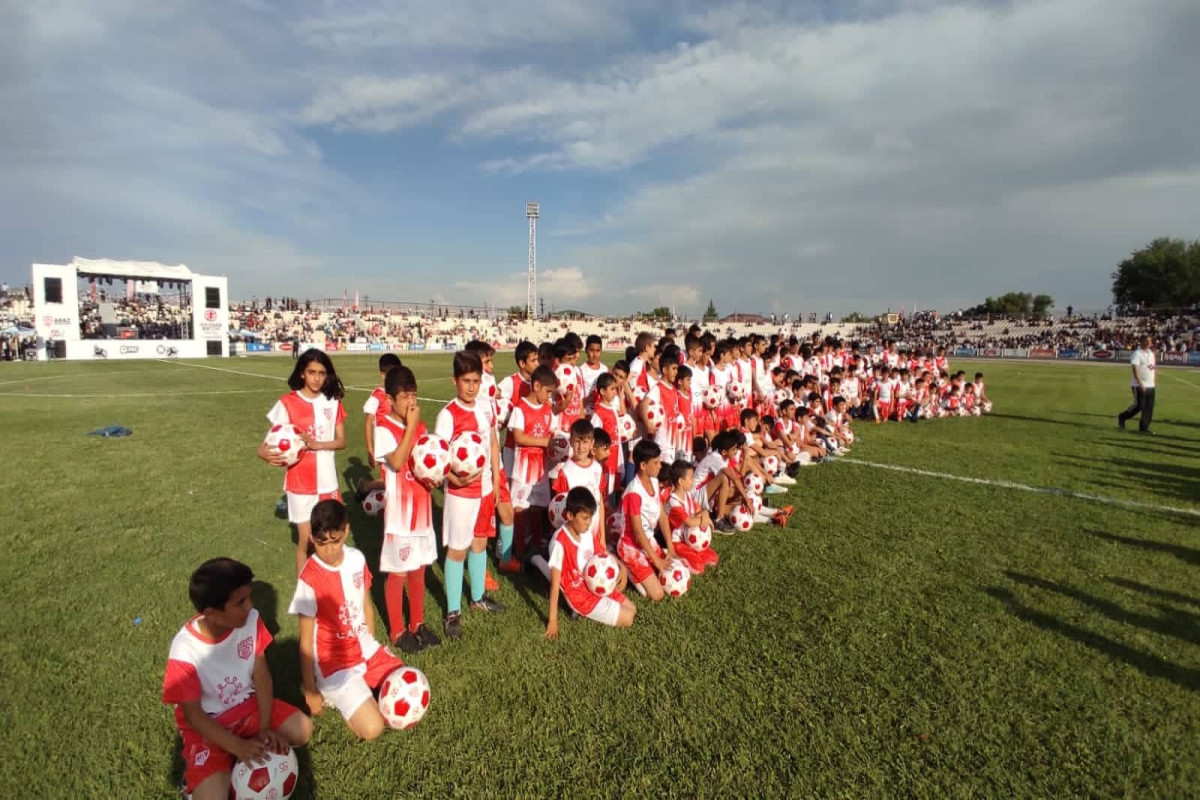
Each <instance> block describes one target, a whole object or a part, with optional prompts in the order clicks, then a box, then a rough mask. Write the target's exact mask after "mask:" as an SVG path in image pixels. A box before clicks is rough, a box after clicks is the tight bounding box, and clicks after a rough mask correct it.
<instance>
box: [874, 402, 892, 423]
mask: <svg viewBox="0 0 1200 800" xmlns="http://www.w3.org/2000/svg"><path fill="white" fill-rule="evenodd" d="M875 405H876V406H877V407H878V409H879V418H880V419H889V418H890V417H891V416H892V403H891V402H890V401H889V402H887V403H883V402H879V403H876V404H875Z"/></svg>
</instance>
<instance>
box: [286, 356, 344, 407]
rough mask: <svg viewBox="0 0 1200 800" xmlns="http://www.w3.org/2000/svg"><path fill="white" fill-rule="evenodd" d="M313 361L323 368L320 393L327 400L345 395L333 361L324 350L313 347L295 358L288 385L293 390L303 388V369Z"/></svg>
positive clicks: (337, 398) (338, 398)
mask: <svg viewBox="0 0 1200 800" xmlns="http://www.w3.org/2000/svg"><path fill="white" fill-rule="evenodd" d="M314 361H316V362H317V363H318V364H320V365H321V366H322V367H324V368H325V383H323V384H322V385H321V394H323V395H325V397H326V398H328V399H329V400H341V399H342V398H343V397H344V396H345V395H346V390H345V389H344V388H342V382H341V381H340V380H338V376H337V372H336V371H335V370H334V368H333V361H331V360H330V359H329V356H328V355H326V354H325V351H324V350H318V349H317V348H315V347H310V348H308V349H307V350H305V351H304V352H303V353H301V354H300V358H298V359H296V366H295V367H294V368H293V369H292V374H291V376H289V377H288V386H289V387H290V388H291V389H292V390H293V391H300V390H301V389H303V388H304V370H306V369H308V365H309V364H311V363H313V362H314Z"/></svg>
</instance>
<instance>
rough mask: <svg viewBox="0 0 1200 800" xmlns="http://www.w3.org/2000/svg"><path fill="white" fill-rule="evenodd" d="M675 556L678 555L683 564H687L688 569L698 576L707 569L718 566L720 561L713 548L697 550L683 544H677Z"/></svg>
mask: <svg viewBox="0 0 1200 800" xmlns="http://www.w3.org/2000/svg"><path fill="white" fill-rule="evenodd" d="M675 555H677V556H678V557H679V559H680V560H681V561H682V562H683V563H685V564H687V565H688V569H690V570H691V571H692V572H693V573H695V574H696V575H699V574H700V573H702V572H704V568H705V567H711V566H716V563H717V561H718V558H717V551H716V550H713V549H712V548H705V549H703V550H696V549H695V548H693V547H689V546H688V545H686V544H683V543H682V542H676V543H675Z"/></svg>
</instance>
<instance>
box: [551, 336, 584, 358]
mask: <svg viewBox="0 0 1200 800" xmlns="http://www.w3.org/2000/svg"><path fill="white" fill-rule="evenodd" d="M574 352H578V351H576V350H572V349H571V345H570V344H568V343H567V337H565V336H564V337H563V338H561V339H559V340H558V341H557V342H555V343H554V357H555V358H556V359H557V360H558V361H565V360H566V359H567V356H569V355H571V353H574Z"/></svg>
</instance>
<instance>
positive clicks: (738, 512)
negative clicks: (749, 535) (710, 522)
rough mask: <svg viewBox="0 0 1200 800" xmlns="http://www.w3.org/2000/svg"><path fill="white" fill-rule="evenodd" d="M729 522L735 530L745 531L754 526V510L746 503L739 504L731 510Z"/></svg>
mask: <svg viewBox="0 0 1200 800" xmlns="http://www.w3.org/2000/svg"><path fill="white" fill-rule="evenodd" d="M729 524H731V525H733V528H734V530H738V531H742V532H743V533H745V532H746V531H748V530H750V529H751V528H753V527H754V512H753V511H751V510H750V509H749V508H747V507H746V506H744V505H740V506H737V507H736V508H734V509H733V511H731V512H729Z"/></svg>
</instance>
